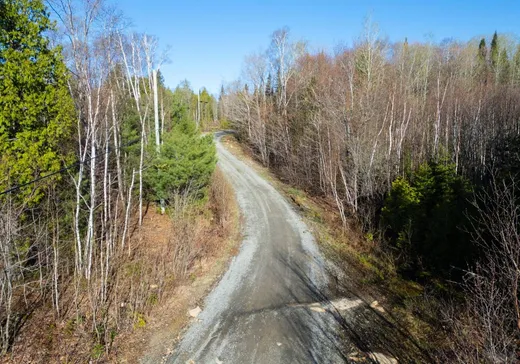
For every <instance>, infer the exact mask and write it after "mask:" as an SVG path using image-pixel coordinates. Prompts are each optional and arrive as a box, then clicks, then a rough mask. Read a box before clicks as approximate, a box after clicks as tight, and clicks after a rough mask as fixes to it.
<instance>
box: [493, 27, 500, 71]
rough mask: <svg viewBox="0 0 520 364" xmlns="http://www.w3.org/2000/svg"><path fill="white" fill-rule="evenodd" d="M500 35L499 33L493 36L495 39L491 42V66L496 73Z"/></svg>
mask: <svg viewBox="0 0 520 364" xmlns="http://www.w3.org/2000/svg"><path fill="white" fill-rule="evenodd" d="M498 57H499V54H498V35H497V32H495V33H494V34H493V39H492V40H491V66H492V67H493V69H494V70H495V71H496V69H497V66H498Z"/></svg>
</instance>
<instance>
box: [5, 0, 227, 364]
mask: <svg viewBox="0 0 520 364" xmlns="http://www.w3.org/2000/svg"><path fill="white" fill-rule="evenodd" d="M51 19H56V20H57V21H54V20H51ZM126 22H127V20H126V19H125V18H124V17H123V16H122V14H121V13H120V12H119V11H118V10H117V9H115V8H114V7H112V6H109V4H107V3H105V2H104V1H85V2H82V1H73V0H57V1H48V2H45V3H44V2H43V1H41V0H6V1H0V155H1V158H0V174H1V177H0V191H1V192H0V355H2V359H5V360H10V361H11V362H18V363H20V362H36V361H38V360H49V361H50V362H58V361H59V362H63V360H65V361H66V362H69V360H73V361H74V362H88V361H89V360H97V359H99V358H102V357H103V356H104V355H105V354H108V353H109V352H110V350H111V349H112V346H113V343H114V340H116V338H117V337H118V335H121V334H124V333H125V332H128V331H131V330H134V329H136V328H139V327H142V326H145V325H146V319H147V314H148V312H149V310H150V308H151V307H153V306H154V305H156V304H157V302H158V301H160V300H161V299H162V297H163V296H168V295H169V294H171V291H172V289H173V288H174V287H175V285H177V284H178V282H182V280H183V279H185V278H186V277H187V275H188V273H189V271H190V269H191V267H192V266H193V264H194V262H195V261H196V260H197V259H199V258H200V257H204V256H208V255H211V254H212V249H214V248H215V247H214V246H212V245H211V244H209V243H207V242H206V241H205V240H204V239H205V238H204V236H205V235H207V234H223V235H225V234H226V232H225V228H226V226H225V225H226V224H227V222H226V221H225V220H226V218H227V215H226V212H225V211H224V210H225V209H226V206H229V204H230V202H228V200H229V198H228V197H227V196H225V193H226V191H227V187H226V184H225V182H224V181H223V179H222V177H221V176H220V174H219V173H218V171H217V172H215V173H214V171H215V165H216V154H215V153H216V152H215V147H214V144H213V138H212V137H211V136H201V130H202V129H203V128H204V129H207V128H210V127H211V126H212V125H213V124H214V122H215V120H216V115H215V110H216V100H215V99H214V98H213V97H212V96H211V95H209V93H208V92H207V91H206V90H205V89H203V90H200V91H199V92H198V94H197V93H195V92H193V91H192V90H191V88H190V85H189V83H188V82H187V81H185V82H182V83H181V84H180V85H179V86H178V87H177V88H176V89H174V90H171V89H168V88H167V87H166V86H165V85H164V80H163V77H162V75H161V72H160V69H161V65H163V64H164V62H167V61H168V59H167V54H162V53H160V51H159V49H160V48H159V44H158V40H157V39H156V38H155V37H153V36H150V35H148V34H141V33H134V32H132V31H131V28H129V27H128V26H127V25H126ZM156 209H157V210H160V212H157V213H155V215H160V213H163V214H164V213H167V214H168V215H171V216H172V220H173V222H174V224H173V227H172V228H171V229H173V230H172V232H173V231H175V233H174V234H169V236H170V239H169V240H168V241H167V242H166V243H165V244H163V245H159V244H156V243H154V242H153V240H152V241H150V237H149V236H148V237H147V235H146V234H145V231H146V230H145V229H143V226H145V225H146V223H145V221H144V220H145V218H146V216H147V215H150V214H152V216H155V215H154V214H153V211H151V210H156ZM214 218H215V219H214ZM148 220H150V218H148ZM210 221H211V222H210ZM148 224H150V223H148ZM148 230H149V228H148ZM56 355H57V356H56ZM2 359H0V361H3V360H2Z"/></svg>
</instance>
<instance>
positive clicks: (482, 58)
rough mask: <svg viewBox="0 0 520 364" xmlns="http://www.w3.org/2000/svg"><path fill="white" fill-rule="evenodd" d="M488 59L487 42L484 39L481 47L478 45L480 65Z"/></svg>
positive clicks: (480, 44) (481, 41)
mask: <svg viewBox="0 0 520 364" xmlns="http://www.w3.org/2000/svg"><path fill="white" fill-rule="evenodd" d="M486 58H487V47H486V40H485V39H484V38H482V39H481V40H480V43H479V45H478V60H479V63H484V62H486Z"/></svg>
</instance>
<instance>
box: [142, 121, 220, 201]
mask: <svg viewBox="0 0 520 364" xmlns="http://www.w3.org/2000/svg"><path fill="white" fill-rule="evenodd" d="M153 151H155V147H153V148H152V153H154V152H153ZM216 162H217V158H216V149H215V144H214V143H213V136H211V135H206V136H203V137H202V136H201V135H200V133H199V132H198V131H197V129H196V127H195V123H193V122H192V121H188V120H182V121H180V122H178V123H177V124H176V125H175V127H174V128H173V130H172V131H170V132H168V133H165V134H164V135H163V144H162V145H161V148H160V152H159V153H158V154H157V153H156V154H155V157H154V159H153V162H152V166H151V167H150V168H149V169H148V170H147V171H146V174H145V180H146V183H147V185H148V187H149V189H150V190H151V195H152V197H153V198H154V199H155V200H157V201H158V200H161V199H163V200H168V199H169V198H170V197H171V196H172V195H173V194H175V193H184V192H188V193H191V194H192V195H194V196H195V197H203V196H204V194H205V187H206V186H207V185H208V184H209V181H210V179H211V175H212V174H213V171H214V169H215V165H216Z"/></svg>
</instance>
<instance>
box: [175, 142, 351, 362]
mask: <svg viewBox="0 0 520 364" xmlns="http://www.w3.org/2000/svg"><path fill="white" fill-rule="evenodd" d="M221 136H222V133H220V134H218V135H217V136H216V142H217V151H218V157H219V162H218V163H219V166H220V168H221V169H222V170H223V172H224V173H225V175H226V176H227V177H228V179H229V181H230V182H231V184H232V185H233V187H234V189H235V192H236V196H237V200H238V203H239V206H240V209H241V211H242V215H243V219H244V225H243V228H242V229H243V235H244V241H243V243H242V246H241V249H240V252H239V254H238V255H237V256H236V257H235V258H234V259H233V261H232V263H231V265H230V267H229V270H228V271H227V272H226V274H225V275H224V276H223V278H222V279H221V281H220V282H219V284H218V285H217V286H216V287H215V289H214V290H213V291H212V292H211V293H210V294H209V296H208V297H207V299H206V302H205V304H204V308H203V311H202V313H200V315H199V316H198V317H197V319H195V320H194V322H193V323H192V324H191V326H190V327H189V329H188V330H187V331H186V333H185V334H184V336H183V339H182V340H181V342H180V343H179V345H178V346H177V348H176V349H175V350H174V353H173V355H172V356H171V357H170V358H169V359H168V362H169V363H186V362H188V363H189V362H192V363H197V364H198V363H341V362H345V361H347V359H346V355H347V354H346V353H348V352H349V351H348V350H346V349H347V348H345V347H344V344H343V343H344V340H342V335H341V330H340V327H339V325H338V323H337V319H336V317H335V315H334V314H333V313H331V312H330V310H326V308H327V307H328V306H329V305H330V302H329V301H328V300H327V295H328V292H327V287H328V278H327V274H326V270H325V268H324V260H323V257H322V256H321V255H320V253H319V250H318V248H317V246H316V244H315V242H314V239H313V237H312V234H311V233H310V232H309V231H308V229H307V227H306V225H305V224H304V223H303V221H302V220H301V218H300V217H299V216H298V214H297V213H296V212H295V211H294V210H293V208H292V207H291V205H290V204H289V203H288V202H287V201H286V200H285V199H284V197H282V196H281V195H280V193H279V192H277V191H276V190H275V189H274V188H273V187H272V186H271V185H270V184H269V183H268V182H267V181H266V180H264V179H263V178H262V177H260V176H259V175H258V174H257V173H256V172H255V171H254V170H253V169H252V168H250V167H249V166H247V165H246V164H244V163H243V162H241V161H240V160H238V159H237V158H236V157H235V156H233V155H232V154H231V153H230V152H229V151H227V150H226V149H225V148H224V147H223V146H222V145H221V143H220V141H219V140H220V137H221Z"/></svg>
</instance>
